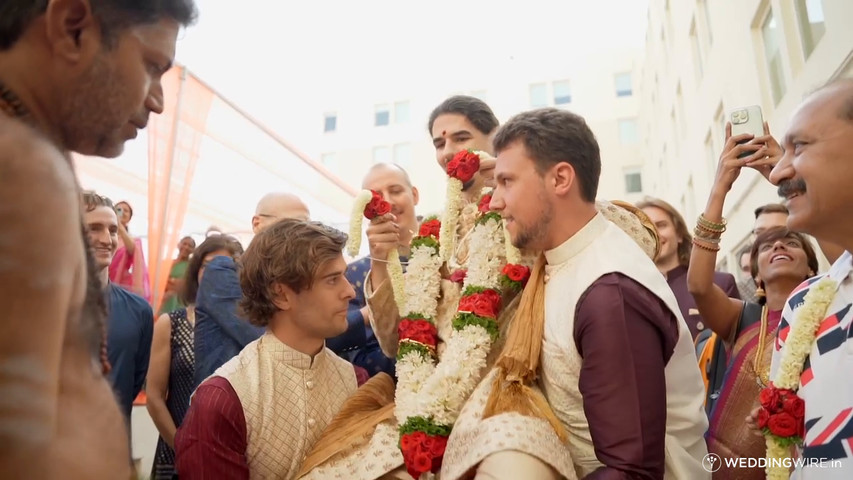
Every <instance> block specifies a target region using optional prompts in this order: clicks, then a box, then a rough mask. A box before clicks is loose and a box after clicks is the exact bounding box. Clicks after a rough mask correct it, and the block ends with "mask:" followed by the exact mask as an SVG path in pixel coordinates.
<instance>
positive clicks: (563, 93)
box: [554, 80, 572, 105]
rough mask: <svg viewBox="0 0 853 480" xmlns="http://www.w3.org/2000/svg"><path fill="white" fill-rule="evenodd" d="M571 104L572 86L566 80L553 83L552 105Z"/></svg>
mask: <svg viewBox="0 0 853 480" xmlns="http://www.w3.org/2000/svg"><path fill="white" fill-rule="evenodd" d="M568 103H572V85H571V84H570V83H569V81H568V80H561V81H559V82H554V105H566V104H568Z"/></svg>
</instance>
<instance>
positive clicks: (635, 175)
mask: <svg viewBox="0 0 853 480" xmlns="http://www.w3.org/2000/svg"><path fill="white" fill-rule="evenodd" d="M642 191H643V175H642V173H640V171H639V170H636V169H635V170H628V171H626V172H625V192H627V193H641V192H642Z"/></svg>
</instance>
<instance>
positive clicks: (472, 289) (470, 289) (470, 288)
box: [462, 285, 500, 297]
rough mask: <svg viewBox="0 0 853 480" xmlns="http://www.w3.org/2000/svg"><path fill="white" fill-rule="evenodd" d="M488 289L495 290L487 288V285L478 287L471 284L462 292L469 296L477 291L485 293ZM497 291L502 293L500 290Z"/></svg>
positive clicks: (463, 294) (464, 295)
mask: <svg viewBox="0 0 853 480" xmlns="http://www.w3.org/2000/svg"><path fill="white" fill-rule="evenodd" d="M486 290H493V289H491V288H486V287H476V286H473V285H470V286H467V287H465V290H464V291H463V292H462V296H463V297H467V296H469V295H474V294H477V293H483V292H485V291H486ZM497 293H498V294H500V292H497Z"/></svg>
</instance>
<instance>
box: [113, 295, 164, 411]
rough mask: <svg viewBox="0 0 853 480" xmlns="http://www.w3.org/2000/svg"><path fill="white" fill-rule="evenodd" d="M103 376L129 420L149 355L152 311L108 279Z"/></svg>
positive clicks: (149, 306) (152, 323) (146, 370)
mask: <svg viewBox="0 0 853 480" xmlns="http://www.w3.org/2000/svg"><path fill="white" fill-rule="evenodd" d="M105 296H106V297H107V310H108V311H109V316H108V317H107V358H108V359H109V361H110V366H111V369H110V373H109V375H108V376H107V378H108V379H109V381H110V384H112V386H113V390H115V393H116V396H117V397H118V402H119V406H120V407H121V410H122V412H123V413H124V415H125V417H126V418H127V419H128V421H130V413H131V411H132V409H133V400H134V399H135V398H136V396H137V395H139V392H140V390H142V385H143V384H144V383H145V375H146V374H147V373H148V360H149V359H150V358H151V339H152V337H153V336H154V312H153V310H152V309H151V305H149V304H148V302H147V301H145V299H144V298H142V297H140V296H139V295H136V294H134V293H131V292H129V291H127V290H125V289H124V288H122V287H120V286H119V285H116V284H113V283H112V282H110V283H108V284H107V288H106V292H105Z"/></svg>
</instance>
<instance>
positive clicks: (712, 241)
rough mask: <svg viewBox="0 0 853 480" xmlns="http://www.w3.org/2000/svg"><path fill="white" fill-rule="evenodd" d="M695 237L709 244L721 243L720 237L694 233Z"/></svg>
mask: <svg viewBox="0 0 853 480" xmlns="http://www.w3.org/2000/svg"><path fill="white" fill-rule="evenodd" d="M693 238H695V239H696V240H699V241H701V242H705V243H707V244H710V245H719V244H720V239H719V238H714V237H706V236H704V235H694V236H693Z"/></svg>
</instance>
